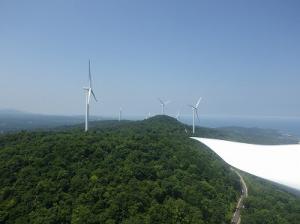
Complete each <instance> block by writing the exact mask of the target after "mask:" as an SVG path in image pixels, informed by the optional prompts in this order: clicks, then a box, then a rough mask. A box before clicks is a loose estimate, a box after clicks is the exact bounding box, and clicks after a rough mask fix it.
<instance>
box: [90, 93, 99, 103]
mask: <svg viewBox="0 0 300 224" xmlns="http://www.w3.org/2000/svg"><path fill="white" fill-rule="evenodd" d="M91 93H92V95H93V97H94V99H95V101H96V102H98V100H97V98H96V96H95V93H94V91H93V90H91Z"/></svg>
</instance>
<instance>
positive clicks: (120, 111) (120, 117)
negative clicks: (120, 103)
mask: <svg viewBox="0 0 300 224" xmlns="http://www.w3.org/2000/svg"><path fill="white" fill-rule="evenodd" d="M121 120H122V107H120V110H119V121H121Z"/></svg>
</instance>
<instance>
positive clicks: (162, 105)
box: [158, 98, 171, 115]
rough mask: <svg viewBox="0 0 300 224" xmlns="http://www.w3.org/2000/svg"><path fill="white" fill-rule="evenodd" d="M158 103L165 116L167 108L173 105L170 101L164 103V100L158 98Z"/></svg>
mask: <svg viewBox="0 0 300 224" xmlns="http://www.w3.org/2000/svg"><path fill="white" fill-rule="evenodd" d="M158 101H159V102H160V105H161V114H162V115H164V114H165V106H166V105H167V104H169V103H171V101H170V100H167V101H163V100H162V99H160V98H158Z"/></svg>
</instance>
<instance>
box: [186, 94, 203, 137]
mask: <svg viewBox="0 0 300 224" xmlns="http://www.w3.org/2000/svg"><path fill="white" fill-rule="evenodd" d="M201 100H202V98H201V97H200V98H199V100H198V101H197V103H196V105H195V106H193V105H188V106H190V107H191V108H192V111H193V134H195V115H197V119H198V121H200V120H199V115H198V107H199V104H200V102H201Z"/></svg>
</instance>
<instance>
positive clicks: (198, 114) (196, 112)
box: [195, 109, 200, 123]
mask: <svg viewBox="0 0 300 224" xmlns="http://www.w3.org/2000/svg"><path fill="white" fill-rule="evenodd" d="M195 111H196V115H197V119H198V121H199V123H200V119H199V114H198V110H197V109H195Z"/></svg>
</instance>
